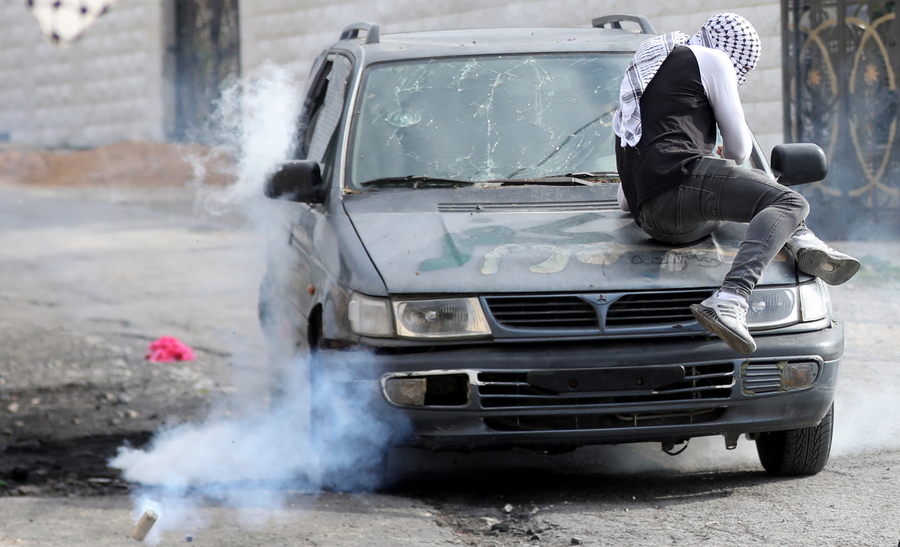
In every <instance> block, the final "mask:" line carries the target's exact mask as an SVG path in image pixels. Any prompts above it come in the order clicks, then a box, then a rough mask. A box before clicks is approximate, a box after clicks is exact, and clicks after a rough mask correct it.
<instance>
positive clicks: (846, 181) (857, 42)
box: [782, 0, 900, 237]
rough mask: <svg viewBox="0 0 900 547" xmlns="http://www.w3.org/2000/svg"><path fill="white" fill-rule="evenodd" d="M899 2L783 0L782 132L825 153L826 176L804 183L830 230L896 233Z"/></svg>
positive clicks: (816, 216) (820, 221)
mask: <svg viewBox="0 0 900 547" xmlns="http://www.w3.org/2000/svg"><path fill="white" fill-rule="evenodd" d="M894 4H895V3H894V2H862V1H850V0H782V25H783V29H782V36H783V39H784V63H783V66H784V98H785V100H784V108H785V112H784V120H785V128H784V131H785V139H786V140H787V141H794V142H815V143H817V144H819V145H820V146H821V147H822V148H823V149H824V150H825V153H826V154H827V156H828V159H829V165H830V172H829V175H828V178H826V179H825V180H824V181H822V182H819V183H816V184H814V185H810V186H809V187H807V188H803V189H802V190H801V191H802V192H803V193H804V194H805V195H806V196H807V197H808V198H809V200H810V202H811V203H812V207H813V213H812V215H811V223H813V222H814V223H815V226H814V228H815V229H816V230H817V231H819V232H826V231H827V232H828V235H830V236H831V237H837V236H844V237H857V236H862V235H875V234H879V235H880V234H885V233H887V234H888V235H890V236H891V237H896V236H897V235H898V234H900V230H898V227H900V222H898V221H900V145H898V143H900V135H898V127H897V126H898V120H897V118H898V115H900V111H898V96H897V85H898V81H897V80H898V78H900V50H898V48H900V44H898V38H900V22H898V21H897V20H896V13H895V5H894Z"/></svg>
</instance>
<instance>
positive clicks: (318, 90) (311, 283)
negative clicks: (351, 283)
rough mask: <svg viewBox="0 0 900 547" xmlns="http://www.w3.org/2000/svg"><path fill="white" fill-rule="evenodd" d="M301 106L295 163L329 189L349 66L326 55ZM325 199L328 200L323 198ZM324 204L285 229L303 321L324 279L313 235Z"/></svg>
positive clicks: (304, 209)
mask: <svg viewBox="0 0 900 547" xmlns="http://www.w3.org/2000/svg"><path fill="white" fill-rule="evenodd" d="M316 64H317V65H318V70H316V69H314V72H313V74H314V76H313V80H312V83H311V85H310V86H309V89H308V92H307V96H306V100H305V102H304V109H303V114H302V116H301V123H300V128H299V134H298V143H297V150H296V153H295V157H296V159H310V160H315V161H316V162H318V163H319V166H320V168H321V171H322V180H323V184H325V185H331V184H333V180H332V179H333V177H334V174H335V170H334V161H335V150H336V148H337V136H338V134H339V131H338V127H339V126H340V122H341V119H342V118H343V111H344V103H345V99H346V96H347V84H348V81H349V77H350V74H351V71H352V68H353V65H352V63H351V61H350V59H348V58H347V57H345V56H343V55H340V54H336V53H330V54H327V55H326V56H325V57H324V58H322V59H320V60H319V61H318V62H317V63H316ZM326 199H327V198H326ZM327 210H328V203H319V204H305V203H300V204H298V205H297V211H298V212H297V215H296V217H295V221H294V222H293V223H292V225H291V229H290V241H289V243H290V247H291V249H292V250H293V251H294V252H295V254H296V260H295V264H294V267H293V268H291V274H290V276H291V277H290V279H289V286H290V287H291V288H292V289H293V290H292V291H291V292H292V294H291V295H290V297H291V300H292V304H293V305H294V306H295V307H296V308H297V309H298V311H299V312H300V313H301V314H302V315H303V316H304V317H306V318H308V317H309V313H310V309H311V308H312V306H313V304H314V302H315V301H316V298H315V294H314V289H313V287H316V286H323V284H322V283H319V280H321V278H322V277H323V276H326V275H328V272H327V269H326V268H324V267H323V260H322V256H321V253H320V251H321V249H319V248H317V246H316V245H315V244H314V240H315V237H316V231H317V230H321V229H322V227H323V224H324V223H325V222H327V215H326V211H327Z"/></svg>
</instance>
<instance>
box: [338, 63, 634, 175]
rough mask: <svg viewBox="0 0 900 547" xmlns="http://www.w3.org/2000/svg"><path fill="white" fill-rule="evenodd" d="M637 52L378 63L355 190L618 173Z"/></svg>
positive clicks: (365, 87)
mask: <svg viewBox="0 0 900 547" xmlns="http://www.w3.org/2000/svg"><path fill="white" fill-rule="evenodd" d="M630 59H631V55H630V54H618V53H616V54H598V53H579V54H562V55H560V54H546V55H503V56H491V57H483V58H471V57H467V58H449V59H448V58H444V59H431V60H415V61H407V62H397V63H383V64H376V65H372V66H370V67H369V68H368V69H367V70H366V73H365V76H364V82H363V84H362V87H361V91H360V96H359V105H358V113H357V115H356V119H355V120H354V124H353V135H352V137H351V149H350V154H349V158H350V165H349V171H348V172H349V177H348V185H349V186H351V187H354V188H359V187H363V186H365V183H366V182H368V181H372V180H378V179H387V178H391V177H423V176H425V177H432V178H435V179H449V180H464V181H474V182H478V181H491V180H497V179H510V178H534V177H550V176H555V175H560V174H566V173H573V172H591V173H595V172H610V171H613V172H614V171H615V170H616V161H615V148H614V136H613V131H612V116H613V112H614V111H615V109H616V106H617V105H618V101H619V99H618V94H619V84H620V82H621V81H622V74H623V73H624V72H625V69H626V67H627V66H628V62H629V61H630Z"/></svg>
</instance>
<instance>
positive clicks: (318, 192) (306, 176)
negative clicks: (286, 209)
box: [264, 160, 327, 203]
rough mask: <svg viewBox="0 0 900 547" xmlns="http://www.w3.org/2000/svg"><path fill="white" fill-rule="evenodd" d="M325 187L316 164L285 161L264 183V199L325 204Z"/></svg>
mask: <svg viewBox="0 0 900 547" xmlns="http://www.w3.org/2000/svg"><path fill="white" fill-rule="evenodd" d="M326 190H327V189H326V188H325V185H324V184H322V172H321V171H320V170H319V164H318V162H315V161H311V160H296V161H286V162H284V163H282V164H281V167H280V168H279V169H278V171H276V172H275V174H273V175H272V176H271V177H269V180H267V181H266V185H265V189H264V191H265V194H266V197H268V198H272V199H285V200H288V201H297V202H302V203H325V195H326Z"/></svg>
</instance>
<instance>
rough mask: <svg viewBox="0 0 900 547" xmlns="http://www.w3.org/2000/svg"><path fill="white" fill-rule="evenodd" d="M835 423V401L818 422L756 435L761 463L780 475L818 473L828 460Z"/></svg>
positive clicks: (769, 470) (772, 472) (791, 475)
mask: <svg viewBox="0 0 900 547" xmlns="http://www.w3.org/2000/svg"><path fill="white" fill-rule="evenodd" d="M833 423H834V405H833V404H832V405H831V408H829V409H828V413H827V414H825V417H824V418H822V421H821V422H819V425H817V426H814V427H804V428H801V429H789V430H787V431H773V432H771V433H761V434H760V435H759V437H757V439H756V452H757V454H759V461H760V463H762V466H763V467H764V468H765V470H766V471H768V472H769V473H770V474H772V475H776V476H779V477H797V476H802V475H815V474H816V473H818V472H819V471H821V470H822V469H824V468H825V464H826V463H827V462H828V456H829V454H830V453H831V434H832V429H833V427H832V425H833Z"/></svg>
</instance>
